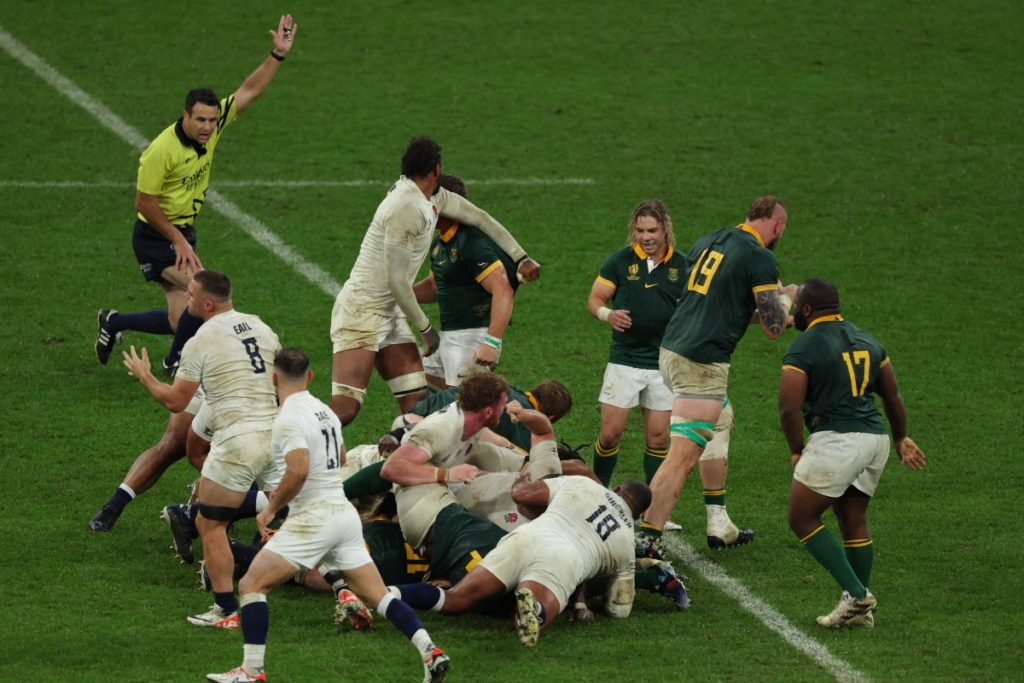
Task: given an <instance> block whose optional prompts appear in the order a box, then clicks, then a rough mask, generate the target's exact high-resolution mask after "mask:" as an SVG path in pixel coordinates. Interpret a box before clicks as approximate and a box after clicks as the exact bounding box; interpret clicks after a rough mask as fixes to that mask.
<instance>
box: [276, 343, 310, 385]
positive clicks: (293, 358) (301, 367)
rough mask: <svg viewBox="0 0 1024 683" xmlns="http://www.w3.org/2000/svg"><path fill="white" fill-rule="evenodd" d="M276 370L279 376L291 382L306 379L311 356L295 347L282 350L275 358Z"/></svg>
mask: <svg viewBox="0 0 1024 683" xmlns="http://www.w3.org/2000/svg"><path fill="white" fill-rule="evenodd" d="M274 369H275V370H277V372H278V374H279V375H284V376H285V377H286V378H288V379H291V380H301V379H305V377H306V372H307V371H308V370H309V356H307V355H306V354H305V353H304V352H303V351H302V349H297V348H295V347H294V346H290V347H288V348H286V349H281V350H280V351H278V352H277V355H276V356H274Z"/></svg>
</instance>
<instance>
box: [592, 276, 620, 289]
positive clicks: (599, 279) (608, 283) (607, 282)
mask: <svg viewBox="0 0 1024 683" xmlns="http://www.w3.org/2000/svg"><path fill="white" fill-rule="evenodd" d="M594 282H600V283H601V284H602V285H604V286H605V287H611V288H612V290H616V289H618V288H619V287H618V285H616V284H615V283H614V282H612V281H611V280H606V279H604V278H603V277H601V276H600V275H598V276H597V278H596V279H595V280H594Z"/></svg>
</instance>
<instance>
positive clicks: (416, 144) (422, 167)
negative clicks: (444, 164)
mask: <svg viewBox="0 0 1024 683" xmlns="http://www.w3.org/2000/svg"><path fill="white" fill-rule="evenodd" d="M440 163H441V145H439V144H437V143H436V142H434V141H433V140H431V139H430V138H428V137H420V138H413V139H412V141H411V142H410V143H409V146H408V147H406V148H405V154H403V155H402V175H404V176H405V177H406V178H423V177H425V176H428V175H430V174H431V173H433V172H434V169H435V168H437V166H438V164H440Z"/></svg>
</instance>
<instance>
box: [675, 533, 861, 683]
mask: <svg viewBox="0 0 1024 683" xmlns="http://www.w3.org/2000/svg"><path fill="white" fill-rule="evenodd" d="M661 542H662V545H664V546H665V547H666V548H668V549H669V550H671V551H672V552H673V553H674V554H675V555H677V556H678V557H679V559H681V560H682V561H683V563H684V564H686V565H687V566H689V567H693V569H694V570H696V571H697V573H698V574H700V576H701V578H703V579H704V580H706V581H707V582H708V583H710V584H712V585H714V586H715V587H716V588H718V589H719V590H720V591H722V592H723V593H725V594H726V595H728V596H729V597H730V598H732V599H733V600H735V601H736V602H738V603H739V605H740V607H742V608H743V609H745V610H746V611H748V612H750V613H751V614H752V615H754V617H756V618H757V620H758V621H760V622H761V623H762V624H764V625H765V626H766V627H768V628H769V629H771V630H772V631H775V633H777V634H778V635H779V637H781V638H782V639H783V640H785V641H786V642H787V643H789V644H790V645H792V646H793V647H794V648H796V649H797V650H799V651H800V652H803V653H804V654H805V655H807V656H808V657H810V658H811V659H812V660H813V661H814V662H815V663H816V664H817V665H818V666H820V667H821V668H822V669H824V670H825V671H827V672H828V673H829V674H831V675H832V676H833V677H834V678H835V679H836V680H837V681H843V683H846V682H847V681H849V682H851V683H853V682H866V681H869V680H870V679H869V678H868V677H867V676H866V675H865V674H863V673H861V672H860V671H857V670H856V669H854V668H853V666H851V665H850V664H849V663H847V662H846V661H844V660H842V659H840V658H839V657H836V656H835V655H833V654H832V653H831V652H829V650H828V648H826V647H825V646H824V645H822V644H821V643H819V642H818V641H817V640H815V639H814V638H812V637H810V636H809V635H807V634H806V633H804V632H803V631H801V630H800V629H798V628H797V627H796V626H794V625H793V624H792V623H790V621H789V619H786V617H785V616H784V615H783V614H782V613H781V612H779V611H778V610H777V609H775V608H774V607H772V606H771V605H769V604H768V603H767V602H765V601H764V600H762V599H761V598H759V597H758V596H756V595H754V593H752V592H751V591H750V589H749V588H747V587H746V586H744V585H743V584H742V583H740V582H739V581H737V580H736V579H734V578H732V577H731V576H729V574H727V573H726V571H725V570H724V569H722V568H721V567H720V566H718V565H717V564H715V563H714V562H712V561H711V560H708V559H705V558H704V557H702V556H701V555H699V554H698V553H697V551H696V550H694V549H693V546H692V545H690V544H689V543H687V542H686V541H683V540H680V539H677V538H673V537H671V536H667V535H666V536H662V538H661Z"/></svg>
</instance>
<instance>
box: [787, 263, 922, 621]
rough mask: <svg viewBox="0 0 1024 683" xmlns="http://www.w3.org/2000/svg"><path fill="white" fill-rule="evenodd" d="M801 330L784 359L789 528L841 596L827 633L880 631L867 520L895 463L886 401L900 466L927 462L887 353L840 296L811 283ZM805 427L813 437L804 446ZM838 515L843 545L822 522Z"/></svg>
mask: <svg viewBox="0 0 1024 683" xmlns="http://www.w3.org/2000/svg"><path fill="white" fill-rule="evenodd" d="M794 320H795V325H796V328H797V329H798V330H801V331H802V332H804V334H802V335H800V337H799V338H798V339H797V340H796V341H794V342H793V344H792V345H791V346H790V347H789V350H788V351H786V355H785V358H784V359H783V366H782V379H781V382H780V384H779V419H780V421H781V423H782V431H783V433H784V434H785V435H786V441H787V442H788V443H789V452H790V454H791V455H790V459H791V461H792V464H793V468H794V469H793V484H792V487H791V488H790V491H789V526H790V528H791V529H792V530H793V533H795V534H796V536H797V538H799V539H800V543H801V544H803V546H804V547H805V548H806V549H807V551H808V552H809V553H810V554H811V555H812V556H813V557H814V559H815V560H817V561H818V563H819V564H821V566H823V567H824V568H825V569H827V570H828V572H829V573H830V574H831V575H832V578H834V579H835V580H836V582H837V583H838V584H839V585H840V586H841V587H842V589H843V594H842V597H841V598H840V600H839V603H838V604H837V605H836V607H835V609H833V610H832V612H831V613H829V614H826V615H823V616H820V617H818V623H819V624H821V625H822V626H826V627H830V628H834V627H844V626H845V627H862V628H865V627H866V628H870V627H872V626H874V623H875V619H874V611H875V606H876V600H875V596H874V595H872V594H871V591H869V590H868V585H869V584H870V582H871V565H872V560H873V555H874V549H873V544H872V540H871V535H870V532H869V531H868V522H867V510H868V504H869V503H870V502H871V497H872V496H873V495H874V493H875V488H876V487H877V485H878V479H879V477H881V476H882V470H883V469H884V468H885V463H886V460H888V459H889V436H888V435H887V434H886V430H885V423H884V422H883V421H882V416H881V415H880V414H879V413H878V409H877V408H876V407H875V399H874V397H875V394H877V395H878V397H879V398H881V399H882V406H883V407H884V408H885V415H886V417H888V418H889V427H890V429H891V430H892V438H893V441H895V442H896V451H897V453H898V454H899V458H900V462H902V463H903V464H904V465H906V466H907V467H909V468H911V469H914V470H920V469H922V468H923V467H924V465H925V457H924V453H922V452H921V449H920V448H918V447H917V444H915V443H914V442H913V440H911V438H910V437H909V436H907V416H906V410H905V409H904V406H903V397H902V396H900V390H899V386H898V385H897V383H896V375H895V373H894V372H893V369H892V362H891V361H890V359H889V357H888V355H887V354H886V352H885V349H884V348H883V347H882V345H881V344H880V343H879V342H878V340H876V339H875V338H874V337H872V336H871V335H870V334H868V333H867V332H865V331H864V330H861V329H859V328H858V327H856V326H855V325H853V324H852V323H850V322H848V321H846V320H844V319H843V316H842V315H841V314H840V310H839V292H838V291H837V290H836V287H835V285H833V284H832V283H831V282H828V281H826V280H808V281H807V282H805V283H804V284H803V285H801V286H800V289H799V291H798V293H797V297H796V307H795V310H794ZM804 425H806V426H807V430H808V432H810V437H809V438H808V439H807V440H806V442H805V441H804ZM829 508H832V511H833V512H835V515H836V521H837V522H838V523H839V530H840V532H841V533H842V536H843V543H842V544H841V545H840V543H839V541H838V539H836V537H835V536H833V535H832V533H831V532H830V531H829V530H828V529H826V528H825V525H824V524H822V522H821V516H822V514H824V512H825V511H826V510H828V509H829Z"/></svg>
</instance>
